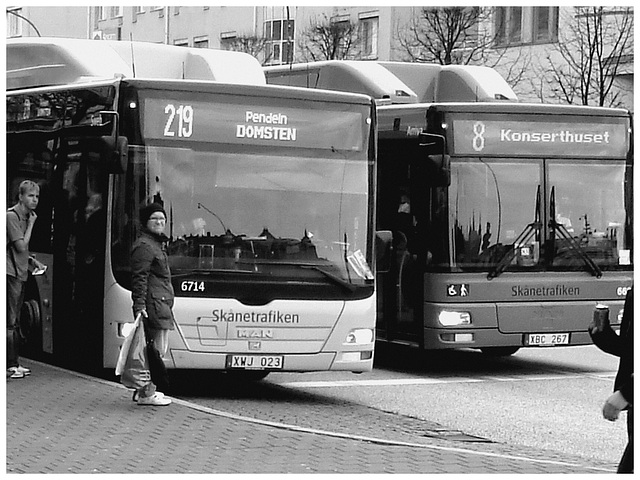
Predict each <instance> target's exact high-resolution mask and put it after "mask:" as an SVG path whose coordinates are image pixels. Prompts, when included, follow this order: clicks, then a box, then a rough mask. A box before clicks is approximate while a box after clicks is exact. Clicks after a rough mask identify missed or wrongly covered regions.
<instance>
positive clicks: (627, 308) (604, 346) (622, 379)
mask: <svg viewBox="0 0 640 480" xmlns="http://www.w3.org/2000/svg"><path fill="white" fill-rule="evenodd" d="M589 334H590V335H591V339H592V340H593V343H595V344H596V345H597V346H598V348H600V349H601V350H602V351H604V352H607V353H610V354H612V355H615V356H616V357H620V364H619V366H618V373H617V374H616V379H615V382H614V387H613V390H614V392H613V394H612V395H611V396H610V397H609V398H608V399H607V400H606V402H605V404H604V406H603V407H602V415H603V417H604V418H606V419H607V420H609V421H612V422H613V421H615V420H617V419H618V417H619V415H620V412H622V411H623V410H627V434H628V437H629V441H628V442H627V447H626V448H625V451H624V453H623V454H622V459H621V460H620V464H619V465H618V473H633V288H630V289H629V290H628V291H627V296H626V299H625V302H624V313H623V314H622V323H621V324H620V333H619V335H616V333H615V332H614V331H613V329H612V328H611V325H610V324H609V323H608V322H606V321H605V322H603V324H602V325H598V324H597V322H596V321H595V319H594V320H593V321H592V322H591V323H590V324H589Z"/></svg>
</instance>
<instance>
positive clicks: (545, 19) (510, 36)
mask: <svg viewBox="0 0 640 480" xmlns="http://www.w3.org/2000/svg"><path fill="white" fill-rule="evenodd" d="M558 12H559V7H496V9H495V14H494V29H495V41H496V45H498V46H509V45H520V44H523V43H544V42H553V41H556V40H557V39H558Z"/></svg>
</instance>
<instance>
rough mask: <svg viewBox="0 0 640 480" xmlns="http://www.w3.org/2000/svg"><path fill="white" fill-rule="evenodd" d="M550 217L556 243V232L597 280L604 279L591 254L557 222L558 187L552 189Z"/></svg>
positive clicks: (550, 225)
mask: <svg viewBox="0 0 640 480" xmlns="http://www.w3.org/2000/svg"><path fill="white" fill-rule="evenodd" d="M550 205H551V206H550V216H551V220H549V227H550V228H551V234H552V237H551V238H553V239H554V241H555V238H556V232H557V233H559V234H560V237H562V239H563V240H564V241H565V242H567V245H568V246H569V250H571V251H572V252H574V253H576V254H577V255H578V257H580V260H582V261H583V262H584V264H585V265H586V266H587V268H588V269H589V270H590V271H591V274H592V275H594V276H595V277H596V278H600V277H602V270H601V269H600V267H599V266H598V265H597V264H596V262H594V261H593V259H592V258H591V257H590V256H589V254H588V253H587V252H586V251H585V249H584V248H582V246H581V245H580V244H579V243H578V242H577V241H576V239H575V238H573V237H572V236H571V234H570V233H569V231H568V230H567V228H566V227H565V226H564V225H562V224H561V223H558V222H556V220H555V218H556V187H551V198H550Z"/></svg>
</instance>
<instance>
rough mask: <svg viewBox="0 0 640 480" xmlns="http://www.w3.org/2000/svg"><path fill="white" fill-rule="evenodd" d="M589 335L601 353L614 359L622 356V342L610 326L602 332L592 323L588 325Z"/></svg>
mask: <svg viewBox="0 0 640 480" xmlns="http://www.w3.org/2000/svg"><path fill="white" fill-rule="evenodd" d="M589 335H590V336H591V340H592V341H593V343H594V344H595V345H596V346H597V347H598V348H599V349H600V350H602V351H603V352H605V353H609V354H611V355H615V356H616V357H619V356H621V355H622V342H621V341H620V337H619V336H618V335H617V334H616V332H614V331H613V329H612V328H611V326H609V325H607V326H606V327H604V328H603V329H602V330H599V329H597V328H596V327H595V325H594V324H593V322H592V323H591V324H590V325H589Z"/></svg>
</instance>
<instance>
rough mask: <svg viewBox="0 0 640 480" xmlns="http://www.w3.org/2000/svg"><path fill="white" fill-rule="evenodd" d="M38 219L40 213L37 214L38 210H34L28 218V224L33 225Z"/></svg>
mask: <svg viewBox="0 0 640 480" xmlns="http://www.w3.org/2000/svg"><path fill="white" fill-rule="evenodd" d="M37 219H38V215H36V212H34V211H33V210H32V211H31V214H30V215H29V218H28V219H27V225H31V226H33V224H34V223H36V220H37Z"/></svg>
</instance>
